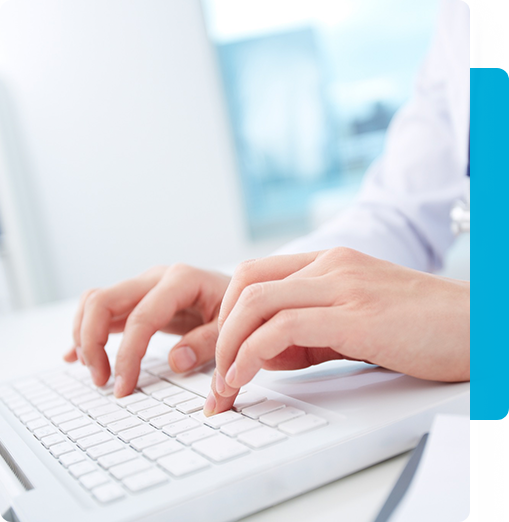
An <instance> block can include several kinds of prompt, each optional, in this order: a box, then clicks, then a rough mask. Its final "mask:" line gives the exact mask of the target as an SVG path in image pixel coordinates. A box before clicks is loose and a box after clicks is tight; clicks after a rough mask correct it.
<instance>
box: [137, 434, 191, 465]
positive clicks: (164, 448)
mask: <svg viewBox="0 0 509 522" xmlns="http://www.w3.org/2000/svg"><path fill="white" fill-rule="evenodd" d="M183 449H184V446H183V445H182V444H180V442H177V441H176V440H174V439H168V438H167V440H166V442H162V443H161V444H156V445H155V446H150V448H146V449H144V450H143V455H145V457H147V458H148V459H150V460H157V459H160V458H161V457H164V456H165V455H170V454H171V453H176V452H177V451H182V450H183Z"/></svg>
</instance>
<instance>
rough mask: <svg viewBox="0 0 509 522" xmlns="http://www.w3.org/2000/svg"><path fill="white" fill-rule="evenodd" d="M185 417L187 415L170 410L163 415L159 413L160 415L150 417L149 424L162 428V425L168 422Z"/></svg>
mask: <svg viewBox="0 0 509 522" xmlns="http://www.w3.org/2000/svg"><path fill="white" fill-rule="evenodd" d="M186 418H187V417H186V416H185V415H184V414H182V413H180V412H179V411H172V412H170V413H166V414H165V415H161V416H160V417H154V418H153V419H150V424H152V426H155V427H156V428H162V427H163V426H167V425H168V424H171V423H173V422H177V421H180V420H183V419H186Z"/></svg>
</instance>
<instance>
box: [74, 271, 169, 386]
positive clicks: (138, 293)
mask: <svg viewBox="0 0 509 522" xmlns="http://www.w3.org/2000/svg"><path fill="white" fill-rule="evenodd" d="M160 277H161V275H160V271H159V269H153V270H150V271H148V272H146V273H145V274H142V275H141V276H139V277H137V278H135V279H130V280H128V281H124V282H122V283H119V284H117V285H115V286H112V287H111V288H107V289H104V290H96V291H95V292H93V293H92V294H90V295H89V297H88V298H87V300H86V302H85V307H84V311H83V319H82V322H81V331H80V341H81V354H82V356H83V359H84V361H85V364H86V365H87V366H88V367H89V368H90V372H91V374H92V378H93V380H94V383H95V384H96V385H98V386H102V385H104V384H105V383H106V382H107V380H108V378H109V376H110V365H109V361H108V358H107V356H106V353H105V351H104V346H105V344H106V342H107V341H108V335H109V332H110V326H111V325H112V324H115V321H116V320H117V318H122V317H123V316H124V315H125V314H126V313H127V312H130V311H131V310H132V309H133V308H134V307H135V306H136V304H137V303H138V302H139V301H140V300H141V299H142V297H143V296H144V295H146V293H147V292H148V291H149V290H150V289H151V288H152V287H153V286H154V285H155V284H156V283H157V281H158V280H159V279H160Z"/></svg>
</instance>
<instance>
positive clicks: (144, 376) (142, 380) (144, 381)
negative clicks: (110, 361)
mask: <svg viewBox="0 0 509 522" xmlns="http://www.w3.org/2000/svg"><path fill="white" fill-rule="evenodd" d="M158 381H159V379H158V378H157V377H155V376H154V375H151V374H150V373H147V372H140V376H139V378H138V382H137V383H136V388H145V387H146V386H150V385H151V384H154V383H156V382H158Z"/></svg>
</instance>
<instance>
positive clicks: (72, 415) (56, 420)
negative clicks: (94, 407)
mask: <svg viewBox="0 0 509 522" xmlns="http://www.w3.org/2000/svg"><path fill="white" fill-rule="evenodd" d="M78 417H83V413H81V411H80V410H73V411H69V412H67V413H62V415H58V416H57V417H53V418H52V419H51V422H53V424H56V425H57V426H59V425H60V424H62V422H67V421H70V420H73V419H77V418H78Z"/></svg>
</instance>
